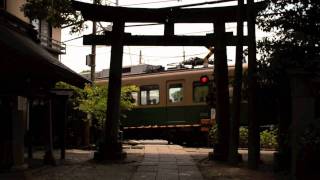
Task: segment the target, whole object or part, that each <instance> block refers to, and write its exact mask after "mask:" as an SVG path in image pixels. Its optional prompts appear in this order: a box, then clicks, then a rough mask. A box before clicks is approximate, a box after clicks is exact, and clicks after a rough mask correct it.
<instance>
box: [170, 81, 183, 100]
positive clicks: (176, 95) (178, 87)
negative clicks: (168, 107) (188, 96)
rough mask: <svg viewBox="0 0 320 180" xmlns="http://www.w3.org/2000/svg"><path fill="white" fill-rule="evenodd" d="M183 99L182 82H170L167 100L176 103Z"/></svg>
mask: <svg viewBox="0 0 320 180" xmlns="http://www.w3.org/2000/svg"><path fill="white" fill-rule="evenodd" d="M182 100H183V87H182V84H181V83H179V84H170V85H169V102H170V103H177V102H181V101H182Z"/></svg>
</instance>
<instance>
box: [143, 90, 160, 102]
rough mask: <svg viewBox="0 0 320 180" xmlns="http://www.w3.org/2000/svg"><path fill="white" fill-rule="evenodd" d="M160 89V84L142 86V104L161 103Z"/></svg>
mask: <svg viewBox="0 0 320 180" xmlns="http://www.w3.org/2000/svg"><path fill="white" fill-rule="evenodd" d="M159 97H160V91H159V86H158V85H148V86H141V87H140V104H141V105H152V104H159V99H160V98H159Z"/></svg>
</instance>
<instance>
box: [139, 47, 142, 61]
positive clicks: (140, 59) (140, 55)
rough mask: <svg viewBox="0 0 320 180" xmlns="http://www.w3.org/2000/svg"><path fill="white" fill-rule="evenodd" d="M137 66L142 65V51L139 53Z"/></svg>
mask: <svg viewBox="0 0 320 180" xmlns="http://www.w3.org/2000/svg"><path fill="white" fill-rule="evenodd" d="M139 64H142V51H141V50H140V53H139Z"/></svg>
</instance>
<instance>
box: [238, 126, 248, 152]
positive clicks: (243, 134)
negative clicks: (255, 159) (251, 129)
mask: <svg viewBox="0 0 320 180" xmlns="http://www.w3.org/2000/svg"><path fill="white" fill-rule="evenodd" d="M239 147H240V148H247V147H248V128H245V127H240V128H239Z"/></svg>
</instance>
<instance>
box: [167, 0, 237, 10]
mask: <svg viewBox="0 0 320 180" xmlns="http://www.w3.org/2000/svg"><path fill="white" fill-rule="evenodd" d="M232 1H236V0H216V1H208V2H207V1H205V2H202V3H194V4H186V5H181V6H170V7H165V8H164V9H171V8H184V7H193V6H201V5H208V4H220V3H225V2H232Z"/></svg>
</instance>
